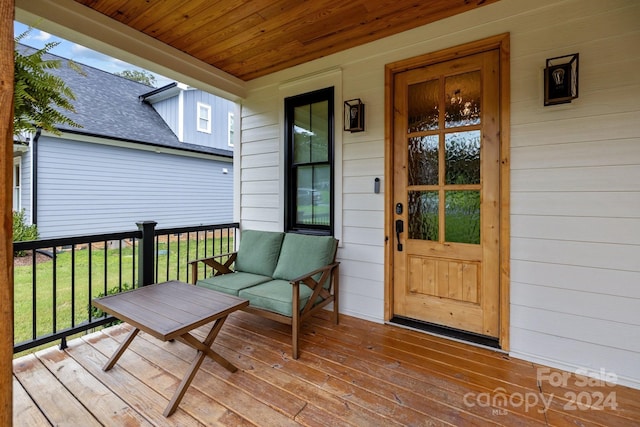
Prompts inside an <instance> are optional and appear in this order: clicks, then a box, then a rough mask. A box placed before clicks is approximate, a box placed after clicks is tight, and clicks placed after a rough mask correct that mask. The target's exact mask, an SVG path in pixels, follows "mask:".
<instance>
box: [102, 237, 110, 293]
mask: <svg viewBox="0 0 640 427" xmlns="http://www.w3.org/2000/svg"><path fill="white" fill-rule="evenodd" d="M108 246H109V245H108V243H107V241H106V240H105V241H104V279H103V282H104V295H107V294H108V293H109V289H108V288H109V286H108V283H107V282H108V281H109V280H108V275H107V252H108V251H109V247H108Z"/></svg>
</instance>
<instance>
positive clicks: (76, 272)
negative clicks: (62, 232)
mask: <svg viewBox="0 0 640 427" xmlns="http://www.w3.org/2000/svg"><path fill="white" fill-rule="evenodd" d="M142 224H145V225H146V226H147V229H146V231H145V229H144V228H140V229H138V230H134V231H129V232H124V233H108V234H101V235H92V236H77V237H64V238H56V239H43V240H35V241H29V242H14V251H24V252H26V253H27V254H28V255H27V256H29V255H30V256H31V265H28V264H27V266H26V267H24V268H26V269H30V270H31V283H30V284H29V282H28V280H27V281H26V283H18V282H16V283H15V284H14V286H16V289H20V291H21V292H22V294H23V295H25V294H26V298H25V297H23V298H25V299H26V300H27V301H24V302H25V303H27V305H28V299H29V296H28V293H29V289H30V292H31V313H29V312H28V311H26V312H24V315H23V316H21V317H19V318H16V322H18V321H19V322H21V323H20V325H22V324H25V326H26V331H24V330H23V331H19V330H18V331H16V329H15V328H14V331H16V335H15V339H16V340H17V341H20V342H19V343H17V344H16V343H14V353H18V352H22V351H25V350H29V349H31V348H34V347H36V346H40V345H43V344H47V343H52V342H53V341H58V340H59V341H60V347H61V348H65V347H66V344H67V339H66V337H68V336H70V335H73V334H77V333H79V332H82V331H87V330H90V329H92V328H95V327H98V326H102V325H105V324H108V323H109V322H112V321H113V320H114V319H113V317H112V316H104V315H103V316H97V315H96V314H95V311H93V310H92V306H91V301H92V299H93V297H94V296H95V295H94V292H96V291H97V290H96V289H94V277H93V274H94V273H96V274H98V275H99V274H101V275H102V276H103V283H102V286H100V285H99V284H97V283H96V286H98V289H102V290H103V291H104V293H105V294H107V293H108V292H109V290H110V288H112V287H113V288H115V280H116V277H115V271H114V269H115V268H116V266H115V265H109V261H110V260H112V261H113V262H115V261H114V260H113V258H112V257H113V256H117V257H118V260H117V263H118V267H117V268H118V273H117V282H118V287H117V289H119V290H120V291H122V290H123V286H124V283H123V278H124V277H129V276H128V274H129V273H128V271H129V270H127V269H130V271H131V281H132V286H136V285H137V286H144V285H146V284H151V283H153V282H154V276H155V278H156V279H157V273H156V274H155V275H154V273H155V272H156V271H157V266H158V264H159V263H158V262H157V260H158V256H159V254H158V247H159V246H160V245H161V242H163V240H162V239H163V236H164V238H166V255H167V256H166V257H165V259H166V263H167V264H166V266H165V267H166V273H165V274H166V276H167V277H166V278H167V280H172V279H178V280H181V279H182V277H181V276H182V274H185V276H186V280H187V281H188V280H189V274H190V269H189V268H186V266H187V262H188V261H189V260H191V259H196V258H202V255H203V254H202V253H201V252H204V256H219V255H220V254H221V253H226V252H228V251H227V249H230V246H231V243H230V242H231V241H232V239H233V238H234V237H233V236H231V233H232V229H233V230H235V229H236V228H237V227H238V224H237V223H234V224H220V225H201V226H193V227H180V228H172V229H164V230H156V229H155V223H153V222H149V223H142ZM225 232H226V233H227V236H226V241H227V243H226V245H227V248H224V242H223V239H224V233H225ZM185 233H186V239H183V237H184V234H185ZM192 233H193V234H192ZM210 233H211V236H212V242H211V244H210V245H207V240H208V239H209V234H210ZM234 233H235V232H234ZM145 235H146V236H147V239H146V240H145V239H144V236H145ZM171 236H176V237H177V241H176V242H174V243H176V244H177V245H178V246H177V248H176V249H175V252H176V254H175V255H176V259H175V261H172V260H171V258H170V257H171V256H172V255H171V246H172V245H171ZM194 238H195V242H193V239H194ZM127 239H129V240H127ZM140 239H142V240H140ZM203 239H204V240H203ZM216 239H219V240H218V241H216ZM183 240H184V241H183ZM110 241H113V242H119V245H118V251H110V250H109V248H110V246H109V242H110ZM127 241H128V242H131V243H130V245H129V246H131V253H130V254H129V250H128V248H125V249H124V250H123V248H122V246H123V244H124V243H125V242H127ZM194 243H195V245H194V246H195V248H192V244H194ZM79 245H82V249H81V250H79V251H78V250H77V249H78V247H79ZM93 245H96V246H95V249H96V251H99V250H103V251H104V253H103V254H102V256H100V254H99V253H96V252H95V251H94V246H93ZM138 245H139V246H138ZM202 245H204V248H202ZM58 247H61V248H63V249H62V250H61V251H60V252H58V251H57V249H56V248H58ZM84 248H86V250H85V249H84ZM42 249H46V250H49V249H51V250H52V256H51V260H50V262H51V268H52V270H53V275H52V279H51V280H49V279H48V271H49V270H48V266H47V265H46V264H42V265H41V263H40V262H39V259H38V251H39V250H42ZM116 254H117V255H116ZM125 256H127V257H130V258H128V259H127V260H126V261H125V260H124V258H123V257H125ZM130 259H131V260H132V261H131V264H128V263H129V260H130ZM94 261H95V262H96V266H95V267H97V268H94V264H93V263H94ZM101 261H104V266H103V268H102V269H101V268H99V262H101ZM183 262H184V264H182V263H183ZM67 263H70V266H67ZM85 263H86V264H87V266H86V268H85V266H84V264H85ZM183 267H185V268H183ZM17 268H21V267H17ZM67 268H68V269H67ZM43 269H44V270H43ZM63 269H67V270H66V271H70V273H61V272H62V271H65V270H63ZM145 269H147V270H148V269H150V274H149V271H146V273H147V275H145V274H144V270H145ZM38 270H40V272H42V271H45V270H46V274H39V272H38ZM27 271H28V270H27ZM183 271H186V273H183ZM110 273H111V274H112V275H113V276H114V277H113V278H110V277H109V274H110ZM68 274H70V277H68ZM20 277H24V275H20ZM39 279H40V280H39ZM98 279H100V277H98V276H96V278H95V280H96V281H98ZM16 280H18V278H17V276H16ZM43 280H44V281H46V284H45V283H44V282H43ZM156 281H157V280H156ZM39 282H42V283H39ZM147 282H148V283H147ZM112 285H113V286H112ZM18 286H21V288H18ZM69 287H70V291H68V289H69ZM85 292H86V293H87V295H86V296H85ZM43 297H46V298H50V302H51V307H52V308H51V311H49V310H48V303H43V302H42V301H41V300H42V298H43ZM68 301H70V307H68ZM43 304H44V305H43ZM38 305H40V306H38ZM43 307H44V310H45V311H42V309H43ZM18 310H19V309H18ZM27 310H28V307H27ZM39 313H41V314H42V315H44V318H43V319H41V320H40V321H41V323H38V322H39ZM29 315H30V319H31V328H30V330H29V327H28V322H29ZM67 316H70V319H68V317H67ZM40 317H42V316H40ZM42 322H45V323H48V322H51V323H50V324H46V325H45V324H44V323H42ZM17 324H18V323H16V325H17Z"/></svg>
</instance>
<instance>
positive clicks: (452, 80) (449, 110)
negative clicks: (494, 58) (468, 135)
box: [444, 71, 480, 128]
mask: <svg viewBox="0 0 640 427" xmlns="http://www.w3.org/2000/svg"><path fill="white" fill-rule="evenodd" d="M444 90H445V100H446V110H445V115H444V120H445V127H446V128H453V127H458V126H471V125H477V124H480V71H472V72H469V73H463V74H458V75H456V76H450V77H447V78H446V80H445V83H444Z"/></svg>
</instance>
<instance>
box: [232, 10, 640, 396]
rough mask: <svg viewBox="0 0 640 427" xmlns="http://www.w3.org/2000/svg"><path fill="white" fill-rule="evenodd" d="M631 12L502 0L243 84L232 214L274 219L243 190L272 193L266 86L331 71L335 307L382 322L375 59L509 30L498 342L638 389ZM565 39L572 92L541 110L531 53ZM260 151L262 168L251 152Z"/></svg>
mask: <svg viewBox="0 0 640 427" xmlns="http://www.w3.org/2000/svg"><path fill="white" fill-rule="evenodd" d="M639 19H640V3H639V2H633V1H625V0H611V1H598V0H562V1H557V0H540V1H537V2H522V1H519V0H501V1H500V2H497V3H493V4H491V5H488V6H486V7H482V8H479V9H477V10H474V11H472V12H469V13H465V14H462V15H458V16H455V17H452V18H449V19H446V20H443V21H439V22H436V23H433V24H430V25H427V26H424V27H421V28H418V29H414V30H410V31H407V32H404V33H401V34H398V35H396V36H393V37H389V38H386V39H383V40H380V41H377V42H373V43H369V44H367V45H364V46H361V47H358V48H354V49H350V50H348V51H346V52H341V53H338V54H335V55H330V56H327V57H324V58H321V59H319V60H316V61H313V62H311V63H307V64H303V65H301V66H298V67H294V68H291V69H288V70H285V71H282V72H280V73H275V74H272V75H269V76H265V77H263V78H261V79H256V80H254V81H252V82H249V84H248V86H249V97H248V99H247V100H246V104H245V105H244V107H243V108H244V111H246V113H244V115H245V117H246V119H247V122H246V123H244V124H243V126H244V127H245V128H246V129H245V130H246V135H244V134H243V141H244V142H245V144H243V147H244V146H245V145H246V152H245V154H246V158H243V164H242V171H241V174H242V176H243V184H242V189H243V190H242V191H243V197H244V195H245V194H246V197H247V201H246V203H250V204H251V205H252V206H251V207H247V208H246V209H247V210H248V211H247V213H246V216H251V217H252V220H251V221H250V222H249V223H247V222H245V223H244V225H245V226H247V224H250V225H252V226H258V227H270V226H273V225H274V224H275V223H274V219H273V217H272V216H269V218H270V219H269V221H267V222H260V221H258V219H257V218H254V217H255V216H257V215H258V212H255V210H256V209H258V208H256V207H253V204H254V202H256V201H258V199H256V198H255V196H258V195H260V196H263V195H272V196H273V197H275V198H277V200H278V203H282V200H281V198H278V195H279V193H278V189H277V188H276V187H275V186H278V188H279V189H280V191H282V187H283V185H284V184H283V182H282V181H281V178H282V177H283V176H284V175H283V171H282V170H281V167H282V166H281V165H280V164H278V163H275V161H276V159H279V158H280V157H278V156H276V152H277V150H278V145H276V139H277V138H279V137H280V136H279V135H280V132H281V130H282V128H283V124H282V123H281V118H282V105H281V102H280V101H279V98H278V91H277V89H276V88H277V87H278V86H279V85H291V84H292V83H291V82H294V81H296V79H301V80H304V79H309V77H308V76H310V75H313V73H322V71H323V70H335V69H340V70H342V99H343V100H346V99H351V98H361V99H362V100H363V102H364V103H365V105H366V131H365V132H360V133H354V134H351V133H342V144H341V148H342V155H343V158H342V167H343V171H342V175H341V178H342V179H343V181H342V187H341V189H342V192H343V193H342V203H343V205H342V216H343V238H342V244H343V246H342V247H341V248H340V250H339V253H338V254H339V257H340V260H341V261H342V265H341V286H342V290H341V298H342V302H341V310H342V311H343V312H345V313H348V314H353V315H356V316H360V317H363V318H367V319H372V320H377V321H381V320H382V319H383V316H384V298H385V294H384V282H383V277H384V260H383V258H384V247H385V239H386V237H387V236H384V182H385V180H384V166H385V158H384V132H385V129H384V123H385V121H384V114H385V95H384V85H385V81H384V65H385V64H387V63H390V62H394V61H398V60H402V59H406V58H409V57H413V56H417V55H421V54H425V53H429V52H434V51H437V50H440V49H444V48H449V47H452V46H456V45H459V44H463V43H468V42H472V41H475V40H478V39H482V38H485V37H489V36H493V35H496V34H500V33H504V32H509V33H510V40H511V46H510V47H511V49H510V55H511V60H510V71H511V92H510V95H511V104H510V106H509V108H510V119H511V129H510V136H511V138H510V139H511V141H510V142H511V147H512V150H511V156H510V162H511V197H510V211H511V236H510V240H511V265H510V269H511V275H512V281H511V297H512V301H511V312H512V314H511V319H510V322H511V327H510V331H509V332H510V340H511V353H512V354H513V355H516V356H518V357H523V358H526V359H528V360H531V361H535V362H540V363H545V364H550V365H554V366H558V367H561V368H565V369H575V368H577V367H587V368H594V369H596V370H597V369H600V368H604V369H606V370H607V371H609V372H616V373H617V374H618V375H619V377H621V378H622V379H623V380H624V382H625V383H626V384H630V385H633V386H636V387H640V371H639V370H640V364H639V363H638V360H640V349H639V348H638V344H637V343H638V342H640V340H639V339H638V331H639V330H640V326H639V325H638V314H637V313H640V286H639V285H638V284H639V283H640V234H639V233H640V232H639V231H638V230H640V119H639V118H640V104H638V101H637V95H638V94H639V93H640V73H638V72H637V70H638V69H639V68H640V27H639V26H638V22H639ZM575 52H578V53H580V97H579V98H578V99H577V100H574V101H573V102H572V103H571V104H564V105H557V106H550V107H544V106H543V85H544V82H543V68H544V65H545V59H547V58H551V57H555V56H561V55H566V54H570V53H575ZM245 136H246V137H245ZM258 145H261V146H260V147H259V146H258ZM269 153H272V154H273V157H271V159H272V160H273V164H271V165H267V164H266V162H264V160H265V157H255V158H252V156H261V155H265V154H269ZM245 160H246V163H245ZM376 177H378V178H380V179H381V192H380V194H374V192H373V185H374V179H375V178H376ZM264 182H268V184H265V183H264ZM258 183H260V184H258ZM269 206H271V205H269ZM612 329H616V331H615V332H612V333H610V334H607V331H608V330H612ZM629 341H633V342H629Z"/></svg>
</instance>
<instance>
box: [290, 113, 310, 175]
mask: <svg viewBox="0 0 640 427" xmlns="http://www.w3.org/2000/svg"><path fill="white" fill-rule="evenodd" d="M310 117H311V105H303V106H301V107H296V108H294V110H293V120H294V122H293V123H294V124H293V162H294V163H309V161H310V160H311V134H312V132H311V119H310Z"/></svg>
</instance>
